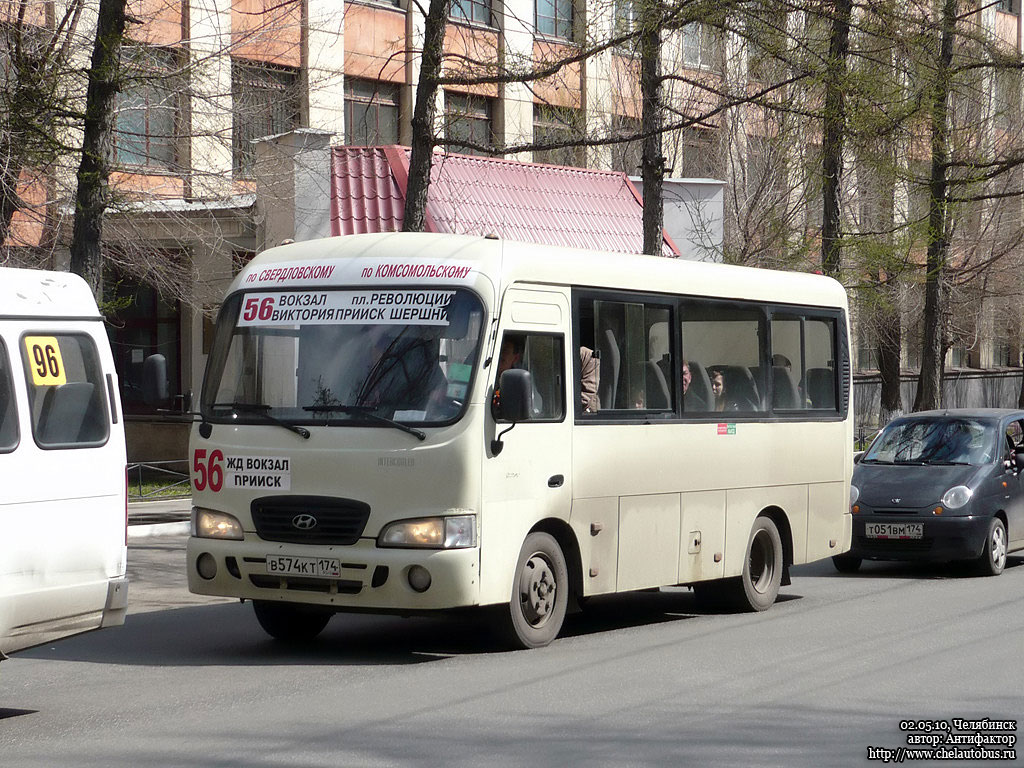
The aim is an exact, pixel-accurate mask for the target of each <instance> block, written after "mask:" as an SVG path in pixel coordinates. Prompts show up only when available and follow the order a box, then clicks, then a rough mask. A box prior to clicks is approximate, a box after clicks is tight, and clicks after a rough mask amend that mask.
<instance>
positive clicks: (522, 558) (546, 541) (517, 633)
mask: <svg viewBox="0 0 1024 768" xmlns="http://www.w3.org/2000/svg"><path fill="white" fill-rule="evenodd" d="M568 601H569V571H568V569H567V568H566V565H565V556H564V555H563V554H562V548H561V547H560V546H558V542H557V541H555V539H554V537H553V536H551V535H550V534H547V533H542V532H537V533H531V534H530V535H529V536H527V537H526V541H524V542H523V548H522V549H521V550H520V551H519V561H518V562H517V563H516V570H515V577H514V579H513V582H512V596H511V599H510V600H509V605H508V612H507V614H506V615H505V616H504V617H503V623H504V625H505V626H504V629H505V635H506V638H507V639H508V641H509V642H510V644H511V645H512V646H513V647H516V648H541V647H543V646H545V645H548V644H549V643H550V642H551V641H552V640H554V639H555V638H556V637H558V633H559V631H561V629H562V622H563V621H564V620H565V609H566V605H567V604H568Z"/></svg>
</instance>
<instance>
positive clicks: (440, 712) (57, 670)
mask: <svg viewBox="0 0 1024 768" xmlns="http://www.w3.org/2000/svg"><path fill="white" fill-rule="evenodd" d="M184 542H185V539H184V537H182V536H169V537H158V538H151V539H143V540H135V541H133V543H132V546H131V547H130V551H129V562H130V576H131V578H132V586H131V591H130V594H129V598H130V606H131V614H130V615H129V617H128V622H127V624H126V625H125V626H124V627H121V628H118V629H111V630H104V631H102V632H96V633H92V634H89V635H85V636H81V637H77V638H70V639H67V640H63V641H61V642H58V643H54V644H51V645H48V646H43V647H40V648H36V649H33V650H29V651H26V652H23V653H21V654H19V655H17V656H16V657H14V658H13V659H11V660H9V661H6V662H3V664H0V718H2V719H0V766H3V768H22V767H23V766H24V767H25V768H28V767H29V766H46V767H47V768H50V767H51V766H75V767H77V766H104V767H106V766H160V767H161V768H162V767H164V766H197V767H198V766H204V767H205V766H237V765H247V766H278V765H288V766H389V765H398V766H420V765H427V766H449V765H458V766H483V765H515V766H548V765H551V766H561V765H585V766H588V767H589V768H592V767H594V766H623V765H664V766H692V765H709V766H755V765H766V766H833V765H834V766H851V765H863V764H867V763H868V762H869V761H868V760H867V756H868V747H876V748H877V747H882V748H887V749H895V748H898V747H906V746H907V733H906V732H905V731H903V730H901V721H904V720H908V719H910V720H915V721H917V720H926V719H927V720H937V721H947V723H951V721H952V719H953V718H966V719H980V718H985V717H988V718H996V719H1002V720H1006V719H1012V720H1015V721H1018V722H1019V721H1021V720H1024V664H1022V663H1021V661H1022V659H1021V657H1022V656H1024V603H1022V595H1024V559H1022V558H1019V557H1011V558H1010V561H1009V563H1008V567H1007V570H1006V572H1005V573H1004V574H1003V575H1002V576H1000V577H998V578H987V579H985V578H972V577H970V576H968V575H966V573H965V572H964V570H963V569H956V568H954V569H949V568H933V567H907V566H901V565H890V564H867V565H866V566H865V567H864V569H863V571H862V573H860V574H858V575H855V576H840V575H838V574H836V573H835V572H834V571H833V569H832V567H831V565H830V564H828V563H820V564H814V565H810V566H803V567H801V568H798V569H796V571H795V572H794V580H793V585H792V586H790V587H787V588H784V589H783V595H782V598H781V599H780V601H779V603H778V604H776V605H775V606H774V607H773V608H772V609H771V610H769V611H767V612H765V613H762V614H742V615H740V614H735V615H734V614H715V613H704V612H701V611H699V610H698V608H697V606H696V604H695V602H694V600H693V597H692V595H691V593H689V592H688V591H686V590H666V591H662V592H659V593H640V594H634V595H625V596H617V597H613V598H607V599H601V600H594V601H592V603H591V604H590V605H589V606H588V610H587V612H586V613H584V614H581V615H578V616H575V617H571V618H570V619H569V621H568V624H567V627H566V630H565V632H564V633H563V637H562V638H561V639H559V640H558V641H556V642H555V643H554V644H553V645H552V646H550V647H548V648H544V649H540V650H534V651H520V652H504V651H502V650H501V647H500V646H499V645H498V644H497V643H496V641H495V640H494V639H493V638H492V637H491V635H490V634H489V633H488V631H487V627H486V623H485V622H482V621H480V620H477V619H475V618H474V617H468V618H467V617H452V618H448V619H442V618H436V619H435V618H409V619H402V618H397V617H377V616H362V615H356V616H345V615H340V616H337V617H335V618H334V619H333V620H332V622H331V624H330V625H329V626H328V628H327V630H326V631H325V632H324V634H323V635H322V636H321V637H320V638H319V639H318V640H317V641H316V642H315V643H313V644H311V645H309V646H308V647H304V648H302V649H289V648H286V647H282V646H279V645H278V644H276V643H274V642H273V641H271V640H269V639H268V638H266V637H265V636H264V635H263V634H262V631H261V630H260V629H259V627H258V625H257V624H256V621H255V619H254V618H253V616H252V610H251V607H250V606H249V605H241V604H238V603H235V602H223V601H219V602H218V601H211V600H210V599H208V598H201V597H196V596H191V595H189V594H188V593H187V591H186V590H185V586H184V584H185V580H184V575H183V572H182V565H183V562H184ZM954 730H955V729H954ZM1009 733H1012V734H1013V735H1014V736H1016V735H1017V734H1018V733H1024V729H1022V730H1019V731H1018V730H1014V731H1010V732H1009ZM1018 751H1020V750H1018ZM876 754H877V753H876ZM908 762H909V760H908ZM1022 762H1024V759H1021V758H1018V759H1017V761H1005V762H997V763H995V764H997V765H998V764H1001V765H1015V764H1021V763H1022ZM920 764H923V765H950V764H953V765H972V764H978V765H980V764H982V761H975V760H961V761H955V762H952V763H950V762H943V763H939V762H937V761H931V760H926V761H921V762H920ZM987 764H989V765H991V764H993V763H992V762H988V763H987Z"/></svg>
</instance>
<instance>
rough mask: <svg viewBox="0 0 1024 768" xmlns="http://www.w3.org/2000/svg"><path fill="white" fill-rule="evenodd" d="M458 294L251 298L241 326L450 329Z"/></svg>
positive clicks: (308, 293) (246, 302)
mask: <svg viewBox="0 0 1024 768" xmlns="http://www.w3.org/2000/svg"><path fill="white" fill-rule="evenodd" d="M454 295H455V291H285V292H273V293H250V294H247V295H246V297H245V300H244V301H243V302H242V307H241V309H240V310H239V313H238V325H239V326H280V325H355V324H367V325H448V305H449V304H450V303H451V300H452V296H454Z"/></svg>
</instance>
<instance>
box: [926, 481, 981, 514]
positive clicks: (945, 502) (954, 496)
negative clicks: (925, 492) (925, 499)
mask: <svg viewBox="0 0 1024 768" xmlns="http://www.w3.org/2000/svg"><path fill="white" fill-rule="evenodd" d="M973 495H974V491H972V490H971V489H970V488H968V487H967V486H966V485H955V486H953V487H952V488H950V489H949V490H948V491H946V492H945V493H944V494H942V506H944V507H945V508H946V509H960V507H962V506H963V505H964V504H966V503H967V502H968V501H970V500H971V496H973ZM933 498H934V497H933Z"/></svg>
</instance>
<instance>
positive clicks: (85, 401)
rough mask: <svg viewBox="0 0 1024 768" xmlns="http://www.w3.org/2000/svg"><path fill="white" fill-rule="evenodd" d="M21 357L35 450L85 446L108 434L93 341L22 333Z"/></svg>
mask: <svg viewBox="0 0 1024 768" xmlns="http://www.w3.org/2000/svg"><path fill="white" fill-rule="evenodd" d="M21 356H22V360H23V362H24V365H25V381H26V383H27V384H28V399H29V408H30V412H31V414H32V434H33V436H34V437H35V441H36V443H37V444H38V445H39V447H40V448H47V449H51V448H86V447H92V446H97V445H102V444H103V443H105V442H106V441H107V437H108V436H109V435H110V422H109V415H108V414H109V411H108V410H107V404H106V397H105V395H104V385H103V372H102V369H101V368H100V363H99V356H98V354H97V352H96V343H95V342H94V341H93V340H92V339H91V338H89V337H88V336H85V335H83V334H70V333H69V334H54V333H50V332H47V331H38V332H32V333H27V334H25V335H24V336H22V339H21Z"/></svg>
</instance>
